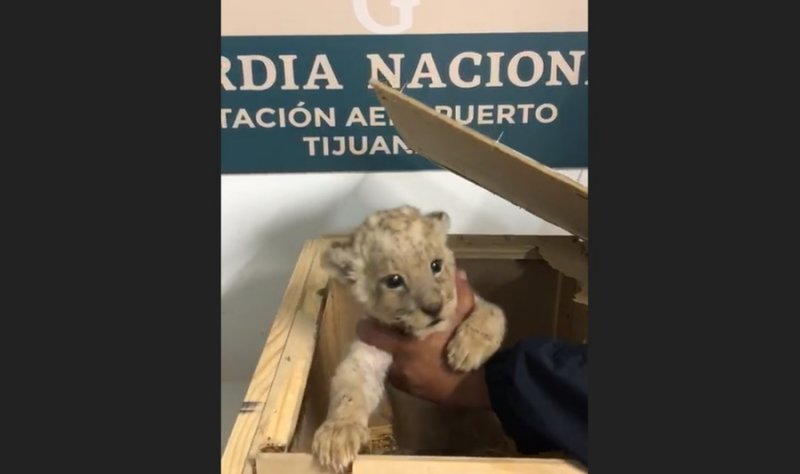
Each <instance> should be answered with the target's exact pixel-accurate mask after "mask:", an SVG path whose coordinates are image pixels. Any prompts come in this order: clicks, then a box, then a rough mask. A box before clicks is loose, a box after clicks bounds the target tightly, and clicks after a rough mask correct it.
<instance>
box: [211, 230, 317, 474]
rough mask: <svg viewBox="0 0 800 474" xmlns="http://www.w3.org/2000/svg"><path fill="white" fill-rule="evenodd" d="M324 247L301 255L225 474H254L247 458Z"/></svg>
mask: <svg viewBox="0 0 800 474" xmlns="http://www.w3.org/2000/svg"><path fill="white" fill-rule="evenodd" d="M321 245H322V242H321V241H320V240H312V241H309V242H306V243H305V244H304V246H303V249H302V250H301V252H300V256H299V258H298V260H297V264H296V265H295V269H294V272H293V273H292V276H291V279H290V280H289V285H288V286H287V288H286V291H285V293H284V296H283V301H282V302H281V306H280V307H279V309H278V313H277V314H276V315H275V319H274V320H273V323H272V327H271V329H270V332H269V336H268V337H267V341H266V343H265V345H264V349H263V350H262V352H261V357H260V358H259V361H258V364H257V365H256V369H255V371H254V372H253V376H252V378H251V380H250V386H249V387H248V389H247V393H246V394H245V398H244V402H243V403H242V407H241V409H240V410H239V415H238V416H237V417H236V422H235V423H234V426H233V429H232V430H231V434H230V436H229V437H228V443H227V444H226V446H225V451H224V452H223V455H222V459H221V470H222V474H251V473H252V471H253V464H252V461H251V460H248V456H249V455H250V454H251V451H252V449H253V447H254V441H255V440H256V435H257V433H258V428H259V425H260V424H261V423H262V415H263V413H264V408H265V406H266V402H267V400H268V398H269V395H270V392H271V390H272V388H273V382H274V380H275V377H276V375H277V374H278V371H279V366H280V365H281V363H282V362H286V361H285V359H283V352H284V349H285V348H286V344H287V341H288V340H289V338H290V335H291V332H292V327H293V324H294V321H295V318H296V317H297V316H298V313H297V309H298V308H299V307H300V305H301V303H302V302H303V289H304V287H305V284H306V281H307V279H308V277H309V274H310V273H311V270H312V268H313V266H314V263H315V260H316V259H317V258H318V253H319V249H320V248H321ZM284 373H285V371H284ZM265 421H266V420H265Z"/></svg>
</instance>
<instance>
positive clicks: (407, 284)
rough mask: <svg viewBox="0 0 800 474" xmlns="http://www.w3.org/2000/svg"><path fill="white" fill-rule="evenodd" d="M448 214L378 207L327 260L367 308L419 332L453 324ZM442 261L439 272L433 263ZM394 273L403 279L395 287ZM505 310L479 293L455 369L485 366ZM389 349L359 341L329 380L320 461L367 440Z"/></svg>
mask: <svg viewBox="0 0 800 474" xmlns="http://www.w3.org/2000/svg"><path fill="white" fill-rule="evenodd" d="M449 226H450V218H449V216H448V215H447V214H446V213H444V212H432V213H429V214H423V213H421V212H420V211H419V210H418V209H416V208H414V207H411V206H402V207H398V208H394V209H388V210H382V211H377V212H375V213H373V214H372V215H370V216H369V217H368V218H367V219H366V220H365V221H364V223H363V224H361V225H360V226H359V227H358V228H357V229H356V230H355V231H354V232H353V233H352V235H351V236H350V239H349V241H348V242H346V243H343V244H337V245H334V246H332V247H331V248H330V249H328V250H327V251H326V252H325V254H324V256H323V265H324V266H325V268H326V269H327V270H328V271H329V272H330V273H331V275H332V276H333V277H334V278H336V279H337V280H339V281H340V282H342V283H343V284H345V285H346V286H347V287H348V288H349V289H350V291H351V292H352V294H353V296H354V297H355V299H356V300H357V301H358V302H359V303H360V304H361V305H362V306H363V308H364V311H365V315H366V316H367V317H371V318H374V319H376V320H377V321H379V322H381V323H383V324H386V325H389V326H393V327H396V328H397V329H399V330H401V331H403V332H405V333H407V334H410V335H412V336H414V337H417V338H424V337H426V336H427V335H429V334H431V333H433V332H437V331H443V330H446V329H448V328H449V327H450V324H452V323H451V319H452V317H453V315H454V313H455V309H456V303H457V300H456V290H455V271H456V262H455V258H454V255H453V252H452V251H451V250H450V249H449V248H448V247H447V231H448V230H449ZM436 260H440V261H441V270H440V271H439V272H438V273H437V272H435V271H434V269H433V267H432V265H433V263H432V262H434V261H436ZM392 275H397V276H399V277H400V278H401V279H402V282H403V284H402V285H401V286H399V287H397V288H390V287H389V286H387V282H388V281H389V278H390V277H391V276H392ZM504 335H505V315H504V314H503V311H502V310H501V309H500V308H498V307H497V306H495V305H493V304H491V303H489V302H487V301H485V300H483V299H482V298H480V297H479V296H477V295H476V301H475V309H474V311H473V312H472V314H471V315H470V316H469V317H467V318H466V319H465V320H464V321H463V322H462V324H461V325H460V326H459V327H458V328H457V329H456V331H455V334H454V336H453V338H452V340H451V341H450V343H449V344H448V346H447V360H448V362H449V364H450V365H451V366H452V367H453V368H454V369H456V370H462V371H470V370H474V369H476V368H478V367H480V366H481V365H482V364H483V363H484V362H486V360H487V359H488V358H489V357H490V356H491V355H492V354H493V353H494V352H495V351H496V350H497V349H498V348H499V347H500V344H501V343H502V340H503V337H504ZM389 365H391V355H390V354H387V353H385V352H382V351H380V350H378V349H376V348H374V347H372V346H369V345H367V344H364V343H361V342H360V341H356V342H355V343H354V344H353V346H352V347H351V350H350V353H349V354H348V355H347V356H346V357H345V359H344V360H343V361H342V362H341V364H340V365H339V367H338V368H337V371H336V374H335V375H334V377H333V380H332V381H331V401H330V406H329V409H328V416H327V419H326V421H325V423H323V425H322V426H320V428H319V429H318V430H317V432H316V434H315V436H314V442H313V446H312V451H313V453H314V455H315V457H316V459H317V460H318V462H319V463H320V464H321V465H323V466H325V467H328V468H330V469H332V470H334V471H336V472H343V471H344V470H346V469H347V467H348V466H349V465H350V464H351V463H352V461H353V460H354V459H355V456H356V455H357V454H358V451H359V450H360V448H361V447H362V446H363V444H364V443H365V442H366V441H367V438H366V437H367V429H366V428H367V420H368V418H369V415H370V414H371V413H372V412H373V411H374V410H375V408H376V407H377V406H378V403H379V402H380V400H381V398H382V397H383V393H384V386H383V383H384V379H385V376H386V371H387V370H388V367H389Z"/></svg>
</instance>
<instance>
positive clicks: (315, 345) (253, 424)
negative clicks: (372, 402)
mask: <svg viewBox="0 0 800 474" xmlns="http://www.w3.org/2000/svg"><path fill="white" fill-rule="evenodd" d="M335 239H337V237H323V238H319V239H315V240H311V241H309V242H308V243H306V244H305V246H304V247H303V250H302V252H301V254H300V257H299V259H298V261H297V265H296V267H295V270H294V273H293V275H292V278H291V280H290V282H289V286H288V288H287V289H286V293H285V295H284V298H283V302H282V304H281V306H280V309H279V311H278V314H277V315H276V317H275V320H274V322H273V325H272V329H271V330H270V333H269V337H268V339H267V343H266V345H265V346H264V350H263V352H262V354H261V358H260V360H259V362H258V366H257V367H256V370H255V373H254V375H253V378H252V380H251V383H250V387H249V389H248V391H247V394H246V396H245V400H244V402H243V403H242V407H241V409H240V411H239V415H238V417H237V419H236V423H235V425H234V427H233V430H232V432H231V435H230V438H229V441H228V445H227V447H226V449H225V452H224V455H223V458H222V472H223V474H245V473H247V474H249V473H258V474H264V473H284V472H287V473H289V472H298V473H301V472H308V473H312V472H322V471H321V470H317V468H316V467H315V466H314V465H313V463H312V462H311V457H310V455H309V454H308V453H309V452H310V443H311V437H312V436H313V433H314V430H315V429H316V427H317V426H319V424H321V422H322V421H323V420H324V417H325V409H326V407H327V402H328V398H327V395H328V384H329V383H330V378H331V376H332V374H333V371H334V370H335V368H336V365H337V364H338V362H339V360H340V359H341V357H342V356H343V354H344V351H345V350H346V348H347V346H348V344H349V342H350V341H352V340H353V338H354V337H355V321H356V318H357V317H358V314H359V313H358V309H357V307H356V306H355V304H354V302H353V301H352V299H351V298H350V296H349V294H348V293H347V292H346V291H344V290H343V289H342V288H341V287H339V286H338V285H337V284H336V283H335V282H333V281H331V280H329V278H328V277H327V275H326V274H325V272H324V270H323V269H322V268H321V266H320V255H321V252H322V251H323V250H324V249H325V248H326V247H327V246H328V245H330V242H332V241H333V240H335ZM450 245H451V248H452V249H453V251H454V252H455V254H456V258H457V259H458V265H459V266H460V267H461V268H464V269H465V270H466V271H467V274H468V275H469V278H470V282H471V283H472V285H473V286H474V287H475V289H476V291H478V292H480V293H481V294H482V295H484V296H485V297H486V298H488V299H489V300H491V301H494V302H496V303H497V304H500V305H501V306H502V307H503V308H504V309H505V310H506V313H507V316H508V321H509V324H508V338H507V339H506V341H505V344H506V345H509V344H513V343H514V342H516V341H517V340H519V339H520V338H521V337H525V336H528V335H540V336H556V337H559V338H561V339H564V340H569V341H573V342H583V341H585V340H586V339H587V311H588V310H587V307H586V306H585V305H583V304H579V303H577V302H575V301H574V300H573V296H574V295H575V293H576V291H577V288H578V285H577V281H576V279H575V278H572V277H570V276H567V275H565V274H564V273H563V272H561V271H558V270H556V269H554V268H552V267H551V265H550V264H549V263H547V262H546V261H545V260H544V259H543V258H542V255H541V253H540V251H539V247H540V246H545V247H549V248H552V247H555V246H558V245H564V246H566V247H573V246H575V245H576V243H575V241H574V239H573V238H572V237H568V236H567V237H560V236H557V237H523V236H517V237H514V236H507V237H501V236H476V235H469V236H466V235H455V236H452V237H451V239H450ZM398 395H399V397H402V395H401V394H398V393H396V392H394V397H398ZM390 398H392V397H390ZM392 402H394V403H396V406H394V407H392V406H391V404H390V403H388V399H387V401H385V403H384V404H383V405H382V407H381V409H380V410H379V412H378V413H376V415H375V416H373V418H372V420H371V422H370V426H371V427H372V428H374V434H375V438H377V439H380V435H381V431H382V429H385V428H384V427H386V426H388V425H390V424H392V422H393V421H395V420H393V415H392V412H393V410H398V409H399V410H418V409H420V408H419V407H418V406H414V403H415V402H414V400H412V399H411V397H404V398H393V399H392ZM404 414H405V413H404ZM480 415H486V414H485V413H481V414H480ZM467 418H468V417H467ZM404 419H408V417H404ZM458 419H459V421H463V420H464V418H463V417H459V418H458ZM429 423H434V422H432V421H430V420H429ZM470 423H473V424H472V426H469V424H470ZM414 424H415V425H416V426H417V427H419V428H421V431H424V432H426V433H435V432H436V431H435V430H434V429H431V428H436V426H433V427H431V426H425V425H426V423H423V420H420V419H415V420H414ZM464 425H467V426H464ZM470 428H472V429H473V431H477V432H479V434H480V435H481V436H484V437H485V438H489V437H491V438H490V439H489V440H490V441H494V440H495V439H496V433H497V430H498V429H499V427H498V426H488V427H487V425H486V421H485V418H483V419H481V418H479V417H478V418H473V419H468V420H466V421H463V423H461V425H459V427H458V431H461V430H465V431H464V432H468V431H469V429H470ZM406 431H407V429H406ZM435 441H436V440H434V442H435ZM469 441H471V442H472V441H474V439H471V440H469ZM451 449H454V450H456V451H457V449H458V448H457V447H452V448H451ZM458 454H470V453H458ZM420 463H423V464H424V465H425V466H426V469H434V468H436V469H437V470H433V471H430V472H440V471H439V470H438V467H439V466H440V467H441V469H442V470H441V472H451V471H452V472H455V471H458V472H460V473H466V472H469V473H472V472H474V473H483V472H487V473H488V472H528V473H571V472H580V469H579V468H578V467H575V466H573V465H572V464H571V463H569V462H568V461H565V460H559V459H537V458H532V459H514V458H508V457H487V456H472V457H466V458H465V457H457V456H424V457H418V456H397V455H390V454H386V455H361V456H360V457H359V458H358V459H357V460H356V462H355V463H354V466H353V472H354V473H358V472H363V473H372V472H375V473H377V472H379V471H378V469H379V470H380V472H381V474H388V473H394V472H398V473H399V472H406V470H407V469H408V470H412V469H417V468H418V467H417V465H418V464H420Z"/></svg>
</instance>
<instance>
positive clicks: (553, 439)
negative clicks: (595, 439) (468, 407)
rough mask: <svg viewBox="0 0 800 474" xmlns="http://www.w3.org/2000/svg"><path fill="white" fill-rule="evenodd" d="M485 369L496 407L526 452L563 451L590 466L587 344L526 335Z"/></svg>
mask: <svg viewBox="0 0 800 474" xmlns="http://www.w3.org/2000/svg"><path fill="white" fill-rule="evenodd" d="M485 372H486V385H487V387H488V390H489V398H490V400H491V403H492V409H493V410H494V412H495V413H496V414H497V417H498V418H499V419H500V422H501V423H502V425H503V429H504V431H505V432H506V435H508V436H509V437H510V438H512V439H513V440H514V441H515V443H516V444H517V449H518V450H519V451H520V452H521V453H523V454H536V453H539V452H543V451H553V450H558V451H562V452H564V453H566V454H567V455H569V456H571V457H573V458H574V459H576V460H577V461H580V462H581V463H583V464H584V465H585V466H587V467H588V465H589V462H588V457H589V455H588V413H589V363H588V346H586V345H570V344H566V343H562V342H558V341H554V340H547V339H525V340H522V341H520V342H519V343H517V344H516V345H514V346H513V347H511V348H508V349H505V350H502V351H499V352H498V353H497V354H495V355H494V356H493V357H492V358H490V359H489V361H488V362H487V363H486V365H485Z"/></svg>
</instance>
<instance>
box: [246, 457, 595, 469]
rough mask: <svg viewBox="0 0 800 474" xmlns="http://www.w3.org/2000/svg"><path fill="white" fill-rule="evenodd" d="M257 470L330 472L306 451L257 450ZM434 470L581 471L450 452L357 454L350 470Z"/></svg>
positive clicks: (547, 462) (562, 464) (560, 463)
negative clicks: (443, 454)
mask: <svg viewBox="0 0 800 474" xmlns="http://www.w3.org/2000/svg"><path fill="white" fill-rule="evenodd" d="M256 463H257V469H258V472H259V473H261V474H268V473H284V472H286V473H292V474H330V473H328V472H327V471H325V470H323V469H322V468H320V467H319V466H318V465H317V464H316V463H315V462H314V459H313V457H312V456H311V455H310V454H307V453H260V454H259V455H258V457H257V458H256ZM408 472H436V473H443V474H444V473H452V474H496V473H498V472H504V473H509V474H585V473H586V472H587V470H586V469H584V468H583V467H581V466H579V465H577V464H575V463H572V462H571V461H566V460H563V459H541V458H468V457H450V456H382V455H359V456H358V457H357V458H356V460H355V462H354V463H353V472H352V474H406V473H408Z"/></svg>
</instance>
